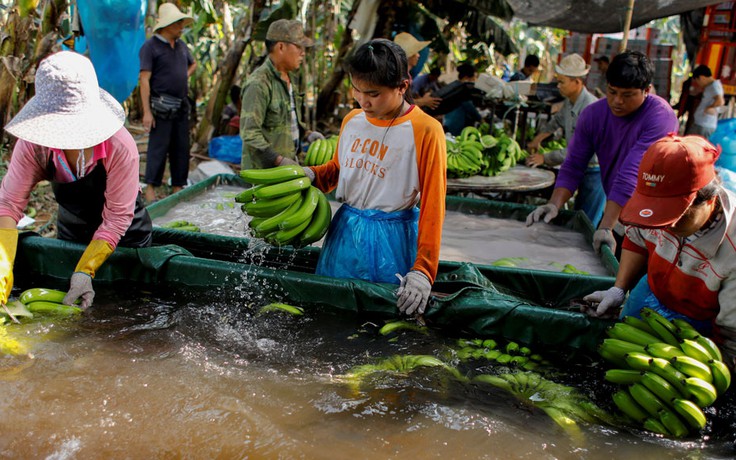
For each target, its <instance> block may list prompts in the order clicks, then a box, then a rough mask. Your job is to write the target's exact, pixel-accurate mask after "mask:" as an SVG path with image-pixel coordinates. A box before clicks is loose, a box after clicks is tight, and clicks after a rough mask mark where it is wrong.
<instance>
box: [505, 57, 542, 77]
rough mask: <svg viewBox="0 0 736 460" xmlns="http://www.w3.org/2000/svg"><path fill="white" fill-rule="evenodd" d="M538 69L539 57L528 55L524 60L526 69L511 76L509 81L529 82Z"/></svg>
mask: <svg viewBox="0 0 736 460" xmlns="http://www.w3.org/2000/svg"><path fill="white" fill-rule="evenodd" d="M538 69H539V57H537V56H536V55H534V54H529V55H527V57H526V59H524V67H522V68H521V69H520V70H519V71H518V72H516V73H515V74H513V75H511V78H509V81H521V80H528V79H529V78H530V77H531V76H532V75H533V74H534V72H536V71H537V70H538Z"/></svg>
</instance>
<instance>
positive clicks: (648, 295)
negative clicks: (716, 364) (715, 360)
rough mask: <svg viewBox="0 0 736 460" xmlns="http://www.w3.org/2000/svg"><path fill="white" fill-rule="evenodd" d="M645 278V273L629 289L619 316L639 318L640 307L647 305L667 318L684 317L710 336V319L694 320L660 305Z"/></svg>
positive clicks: (711, 324) (711, 325)
mask: <svg viewBox="0 0 736 460" xmlns="http://www.w3.org/2000/svg"><path fill="white" fill-rule="evenodd" d="M647 278H648V277H647V275H644V276H643V277H642V278H641V280H639V283H638V284H637V285H636V287H634V289H632V290H631V292H630V293H629V298H628V300H626V303H625V304H624V307H623V308H622V309H621V315H620V316H619V317H620V318H623V317H624V316H635V317H637V318H641V309H642V308H644V307H649V308H651V309H652V310H654V311H657V312H659V313H660V314H661V315H662V316H664V317H665V318H667V319H669V320H672V319H674V318H680V319H684V320H685V321H687V322H688V323H690V324H692V325H693V327H695V329H697V330H698V331H699V332H700V333H701V334H704V335H706V336H710V334H711V332H712V330H713V323H712V322H711V321H698V320H694V319H692V318H688V317H687V316H685V315H683V314H681V313H677V312H676V311H673V310H670V309H669V308H667V307H665V306H664V305H662V303H661V302H660V301H659V299H657V297H656V296H655V295H654V293H653V292H652V290H651V289H650V288H649V282H648V281H647Z"/></svg>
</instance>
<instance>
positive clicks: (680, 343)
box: [598, 308, 731, 438]
mask: <svg viewBox="0 0 736 460" xmlns="http://www.w3.org/2000/svg"><path fill="white" fill-rule="evenodd" d="M641 316H642V319H639V318H635V317H632V316H626V317H624V318H623V321H622V322H619V323H616V324H615V325H614V326H612V327H611V328H610V329H609V330H608V335H609V337H610V338H607V339H605V340H604V341H603V343H601V345H600V346H599V348H598V352H599V354H600V355H601V356H602V357H603V358H604V359H606V360H607V361H609V362H611V363H613V364H614V365H615V366H616V368H614V369H609V370H608V371H606V374H605V379H606V380H608V381H609V382H612V383H615V384H618V385H621V388H620V389H619V391H617V392H616V393H614V394H613V402H614V403H615V404H616V406H617V407H618V408H619V409H620V410H621V412H623V413H624V414H625V415H627V416H628V417H630V418H631V419H633V420H635V421H636V422H638V423H640V424H641V425H642V426H643V427H644V428H645V429H647V430H649V431H652V432H655V433H659V434H662V435H664V436H672V437H676V438H681V437H685V436H687V435H689V434H691V433H693V432H697V431H699V430H701V429H703V428H704V427H705V424H706V417H705V414H704V413H703V410H702V409H703V408H705V407H707V406H710V405H711V404H713V403H714V402H715V400H716V398H718V396H720V395H722V394H723V393H724V392H725V391H726V390H727V389H728V387H729V386H730V385H731V373H730V371H729V369H728V367H727V366H726V364H725V363H724V362H723V357H722V355H721V351H720V350H719V348H718V346H717V345H716V344H715V343H714V342H713V341H712V340H711V339H709V338H707V337H705V336H702V335H700V333H699V332H698V331H697V330H695V329H694V328H693V327H692V325H691V324H690V323H688V322H687V321H684V320H681V319H674V320H672V321H670V320H668V319H667V318H665V317H664V316H662V315H661V314H659V313H658V312H656V311H655V310H652V309H650V308H643V309H642V310H641Z"/></svg>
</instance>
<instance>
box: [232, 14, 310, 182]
mask: <svg viewBox="0 0 736 460" xmlns="http://www.w3.org/2000/svg"><path fill="white" fill-rule="evenodd" d="M313 44H314V42H313V40H312V39H311V38H308V37H306V36H305V35H304V30H303V28H302V25H301V23H300V22H299V21H296V20H286V19H279V20H277V21H274V22H273V23H271V25H270V26H269V28H268V32H267V34H266V49H267V50H268V57H267V58H266V61H265V62H264V63H263V64H262V65H261V66H260V67H258V68H257V69H256V70H255V71H254V72H253V73H252V74H251V75H250V76H249V77H248V79H247V80H246V82H245V85H244V88H243V94H242V109H241V112H240V137H241V138H242V139H243V156H242V160H241V168H243V169H265V168H272V167H274V166H278V165H284V164H296V163H297V161H296V155H297V153H298V151H299V147H300V139H301V135H302V133H304V132H305V127H304V123H303V122H302V120H301V113H300V112H301V107H302V104H303V101H304V96H303V95H302V94H300V93H299V92H298V88H299V81H298V76H297V72H296V71H297V70H298V69H299V67H300V66H301V63H302V61H303V60H304V54H305V49H306V48H307V47H310V46H312V45H313ZM315 134H318V133H315ZM320 136H321V135H320ZM310 140H311V139H310Z"/></svg>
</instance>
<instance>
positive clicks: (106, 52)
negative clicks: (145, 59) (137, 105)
mask: <svg viewBox="0 0 736 460" xmlns="http://www.w3.org/2000/svg"><path fill="white" fill-rule="evenodd" d="M146 4H147V1H146V0H77V8H79V17H80V18H81V20H82V27H83V28H84V34H85V36H86V38H87V43H88V47H89V58H90V60H91V61H92V64H93V65H94V67H95V71H96V72H97V79H98V81H99V84H100V86H101V87H102V88H103V89H104V90H105V91H107V92H108V93H110V94H111V95H112V96H113V97H114V98H115V99H117V101H118V102H120V103H121V104H122V103H123V102H124V101H125V100H126V99H127V98H128V96H130V94H131V93H132V92H133V90H134V89H135V87H136V85H137V84H138V73H139V71H140V61H139V59H138V50H140V48H141V45H143V42H144V41H145V40H146V32H145V18H146Z"/></svg>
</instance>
